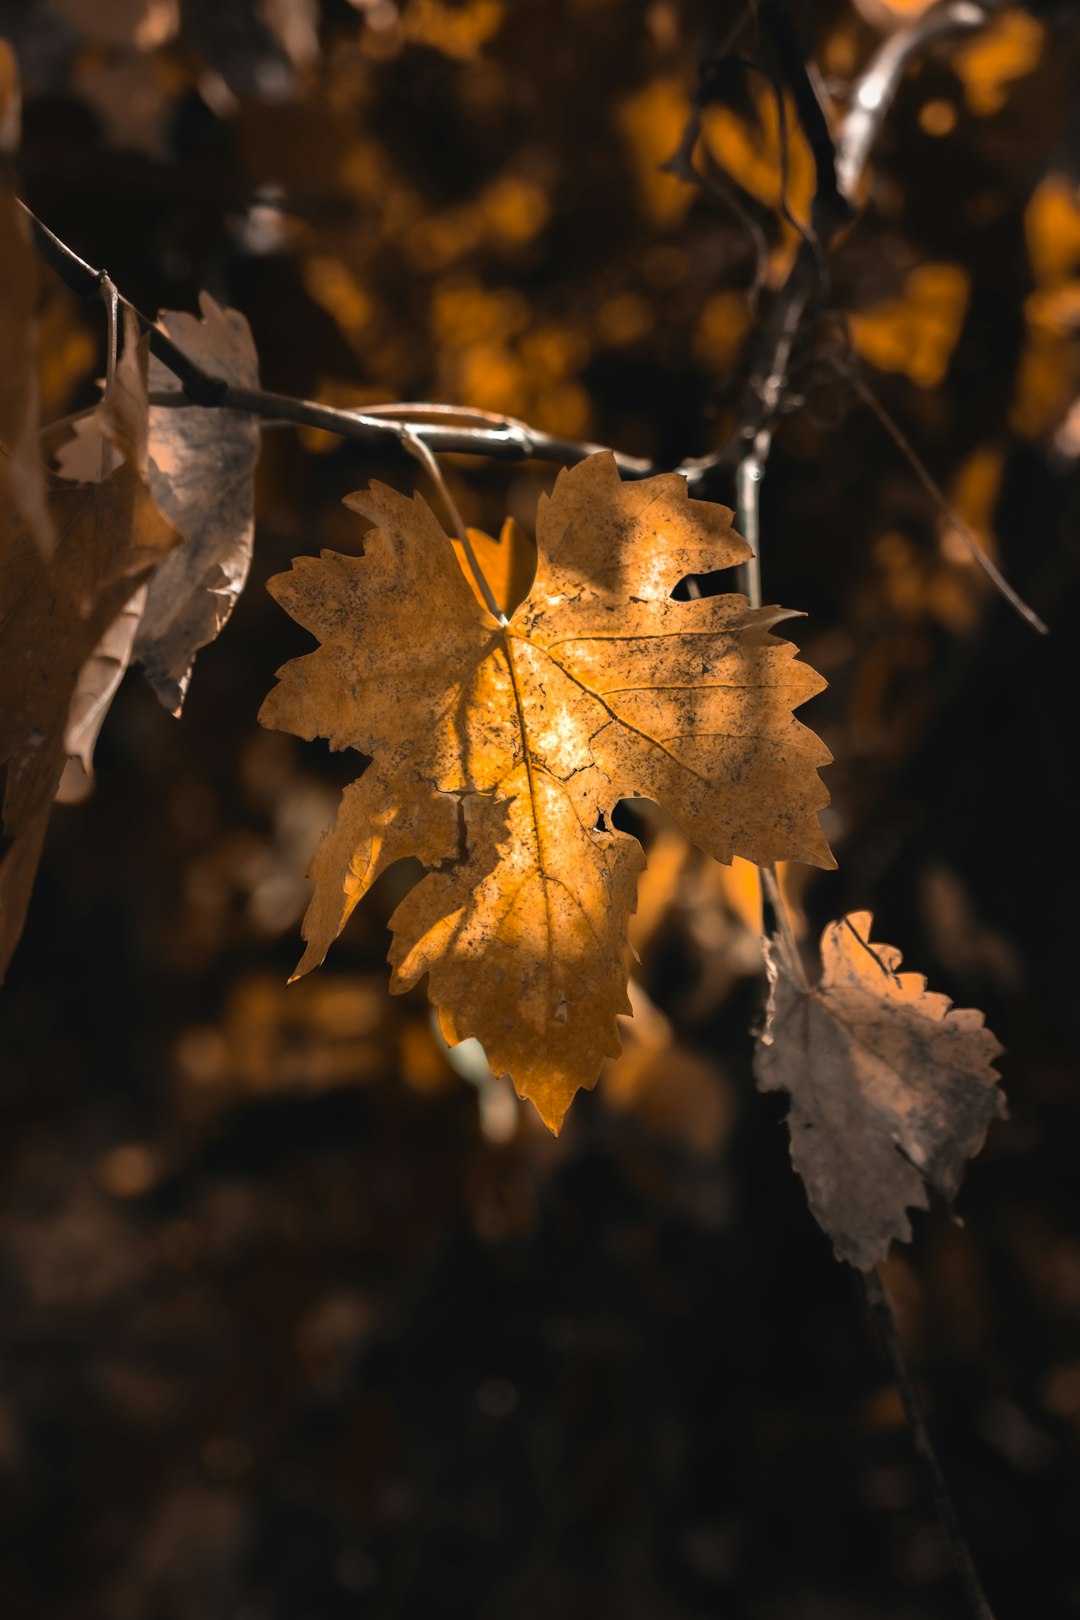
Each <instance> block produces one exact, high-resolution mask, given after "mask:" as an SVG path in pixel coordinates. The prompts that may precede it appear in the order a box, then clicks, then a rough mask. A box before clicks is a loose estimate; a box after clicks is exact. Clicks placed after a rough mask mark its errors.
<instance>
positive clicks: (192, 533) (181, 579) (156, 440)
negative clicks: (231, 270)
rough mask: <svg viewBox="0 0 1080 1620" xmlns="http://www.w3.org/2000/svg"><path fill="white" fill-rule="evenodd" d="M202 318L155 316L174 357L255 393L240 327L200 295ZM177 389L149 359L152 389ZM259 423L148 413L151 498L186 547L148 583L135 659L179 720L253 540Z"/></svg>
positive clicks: (239, 586) (250, 349) (236, 414)
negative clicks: (197, 661)
mask: <svg viewBox="0 0 1080 1620" xmlns="http://www.w3.org/2000/svg"><path fill="white" fill-rule="evenodd" d="M199 308H200V310H201V311H202V319H201V320H198V319H196V317H195V316H194V315H186V314H183V313H176V312H174V311H168V310H166V311H163V312H162V314H161V315H160V316H159V318H158V319H159V324H160V325H162V326H163V327H164V328H165V330H166V331H167V333H168V334H169V336H170V337H171V338H172V340H173V342H174V343H175V344H176V345H177V347H178V348H180V349H182V350H183V352H184V353H185V354H186V355H187V356H188V358H189V359H191V360H194V361H195V362H196V363H197V364H198V365H200V366H202V367H203V368H204V369H205V370H206V371H209V372H211V373H212V374H213V375H214V376H215V377H221V378H223V379H224V381H225V382H228V383H232V384H233V385H234V386H236V387H239V388H257V387H258V386H259V362H258V356H257V355H256V353H255V345H254V343H253V342H252V340H251V330H250V328H249V326H248V323H247V321H246V320H245V319H244V317H243V316H242V315H241V314H240V313H239V311H238V310H235V309H221V308H219V306H218V305H217V304H215V302H214V300H213V299H212V298H211V297H210V296H209V294H208V293H200V295H199ZM170 386H172V387H175V379H174V378H173V376H172V373H171V372H170V371H168V370H167V369H166V367H165V366H163V365H162V364H161V362H160V361H159V360H157V359H155V358H154V357H153V356H151V359H150V387H151V389H152V390H157V389H165V388H168V387H170ZM259 438H260V434H259V424H258V421H257V420H256V418H255V417H254V416H250V415H248V414H247V413H246V412H243V411H222V410H204V409H203V408H202V407H201V406H196V405H192V406H184V408H183V409H177V410H174V409H172V408H171V407H168V406H159V405H155V406H152V407H151V410H150V489H151V491H152V492H153V496H154V499H155V501H156V502H157V504H158V506H159V507H160V508H161V510H162V511H163V512H164V513H165V516H166V517H167V518H168V519H169V521H170V522H171V523H173V524H174V525H175V526H176V528H178V529H179V530H180V533H181V534H183V535H184V536H186V538H187V545H186V546H183V547H181V548H179V549H178V550H176V551H174V552H173V554H172V556H170V557H168V558H166V560H165V561H164V562H163V563H162V565H161V567H160V568H159V570H158V571H157V573H156V574H155V576H154V578H153V579H152V580H151V582H150V587H149V590H148V592H147V600H146V609H145V612H144V613H143V618H142V623H141V625H140V626H139V632H138V635H137V636H136V638H135V657H136V658H137V659H138V660H139V662H140V663H141V664H142V665H143V666H144V668H145V669H146V676H147V679H148V680H149V682H150V684H151V686H152V687H153V688H154V691H155V692H156V693H157V695H158V697H159V698H160V699H161V701H162V703H164V705H165V707H166V708H167V709H168V710H170V712H171V713H173V714H178V713H179V712H180V708H181V705H182V704H183V701H184V697H185V695H186V693H187V689H188V683H189V681H190V680H191V665H192V662H193V660H194V658H195V654H196V653H197V652H198V650H199V648H200V647H205V646H207V645H208V644H209V643H210V642H211V641H213V640H214V639H215V637H216V636H218V635H219V634H220V632H221V630H222V629H223V628H224V625H225V623H226V621H227V620H228V618H229V615H230V614H231V613H232V610H233V608H234V607H235V605H236V599H237V597H238V596H239V595H240V592H241V591H242V590H243V588H244V585H245V583H246V581H247V576H248V569H249V568H250V567H251V544H252V540H253V538H254V534H255V516H254V498H255V489H254V485H255V463H256V461H257V460H258V455H259Z"/></svg>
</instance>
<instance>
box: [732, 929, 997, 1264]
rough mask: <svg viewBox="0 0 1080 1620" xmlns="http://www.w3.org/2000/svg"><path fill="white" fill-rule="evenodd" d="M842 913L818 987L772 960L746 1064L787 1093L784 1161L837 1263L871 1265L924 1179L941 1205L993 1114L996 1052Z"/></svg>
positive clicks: (922, 1197) (902, 1228) (972, 1014)
mask: <svg viewBox="0 0 1080 1620" xmlns="http://www.w3.org/2000/svg"><path fill="white" fill-rule="evenodd" d="M872 921H873V919H872V918H871V915H870V913H869V912H868V911H858V912H853V913H852V914H851V915H850V916H848V917H845V918H843V919H842V920H841V921H840V922H834V923H830V924H829V926H828V927H827V928H826V930H825V932H824V933H823V934H822V936H821V962H822V975H821V982H820V983H819V984H818V985H817V986H816V987H815V988H813V989H807V988H805V987H804V986H803V985H801V984H799V983H798V982H797V981H796V979H795V977H794V975H793V973H792V972H791V971H790V970H789V969H788V968H787V967H785V966H784V964H783V960H782V958H781V957H780V956H779V954H776V955H774V957H773V960H772V963H771V966H770V978H771V980H772V996H771V1001H770V1007H769V1015H768V1022H767V1024H766V1028H765V1032H764V1034H763V1035H762V1037H761V1039H760V1041H759V1044H758V1049H757V1055H756V1057H755V1060H754V1069H755V1073H756V1075H757V1082H758V1085H759V1087H760V1089H761V1090H762V1091H780V1090H783V1091H787V1092H790V1094H791V1111H790V1113H789V1114H788V1125H789V1128H790V1131H791V1159H792V1163H793V1164H794V1166H795V1169H796V1170H797V1171H798V1173H799V1175H800V1176H801V1177H802V1179H803V1182H804V1184H805V1186H806V1194H807V1198H808V1200H809V1203H810V1208H811V1210H812V1211H813V1213H814V1215H815V1217H816V1218H817V1221H818V1223H819V1225H820V1226H822V1227H823V1228H824V1230H825V1231H826V1232H827V1233H828V1234H829V1236H830V1237H831V1238H832V1242H833V1248H834V1249H835V1251H836V1256H837V1258H838V1259H840V1260H849V1261H850V1262H851V1264H852V1265H854V1266H859V1267H861V1268H862V1269H863V1270H864V1271H868V1270H870V1268H871V1267H873V1266H875V1265H877V1263H878V1262H879V1261H880V1260H884V1258H885V1256H886V1255H887V1254H888V1251H889V1245H890V1243H891V1242H892V1240H893V1238H899V1239H900V1240H901V1241H902V1242H903V1241H906V1240H907V1239H908V1238H910V1236H911V1224H910V1222H909V1220H908V1216H907V1211H908V1209H909V1207H912V1206H914V1207H915V1208H918V1209H925V1208H926V1207H927V1203H928V1199H927V1192H926V1183H929V1184H930V1185H931V1186H933V1187H936V1188H937V1189H938V1191H939V1192H941V1193H942V1194H943V1195H944V1197H945V1198H946V1199H948V1200H949V1201H950V1202H951V1200H952V1199H953V1198H954V1197H955V1196H956V1193H957V1192H958V1190H959V1187H960V1180H961V1177H962V1175H963V1172H964V1165H965V1163H966V1161H967V1160H968V1159H969V1158H971V1157H972V1156H973V1155H974V1154H976V1153H978V1151H979V1149H980V1148H981V1147H982V1144H983V1141H984V1140H985V1137H986V1129H987V1126H988V1124H989V1122H990V1120H991V1119H993V1118H994V1117H995V1116H996V1115H1000V1114H1004V1112H1005V1103H1004V1099H1003V1097H1002V1094H1001V1091H1000V1089H999V1086H998V1080H999V1078H1000V1076H999V1075H998V1074H997V1072H996V1071H995V1070H994V1069H993V1068H991V1063H992V1062H993V1060H994V1058H996V1057H997V1056H998V1055H999V1054H1000V1052H1001V1050H1002V1048H1001V1046H1000V1045H999V1043H998V1041H997V1040H996V1039H995V1038H994V1036H993V1035H992V1034H991V1033H990V1031H989V1030H988V1029H987V1028H986V1027H985V1024H984V1022H983V1015H982V1013H981V1012H978V1011H976V1010H975V1009H974V1008H970V1007H963V1008H961V1007H953V1005H952V1003H951V1002H950V1001H949V999H948V998H947V997H946V996H942V995H937V994H935V993H934V992H933V991H930V990H927V988H926V980H925V979H924V978H923V977H922V975H921V974H919V973H900V972H899V971H898V969H899V967H900V962H901V956H900V952H899V951H898V950H896V949H895V948H894V947H893V946H892V945H879V944H871V942H870V929H871V925H872Z"/></svg>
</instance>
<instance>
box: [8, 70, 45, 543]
mask: <svg viewBox="0 0 1080 1620" xmlns="http://www.w3.org/2000/svg"><path fill="white" fill-rule="evenodd" d="M2 44H3V42H2V41H0V45H2ZM9 55H10V53H9ZM10 61H11V66H12V69H13V66H14V58H13V57H11V58H10ZM4 65H5V61H4V58H0V76H2V70H3V68H4ZM37 299H38V266H37V257H36V255H35V253H34V250H33V247H32V245H31V242H30V233H29V230H28V229H27V225H26V216H25V215H24V214H23V212H22V209H21V208H20V207H19V203H18V199H17V198H16V195H15V192H14V189H13V188H12V186H11V184H10V181H9V178H8V175H7V172H6V169H5V167H4V163H3V159H2V158H0V356H2V357H3V364H2V365H0V445H2V446H3V448H4V449H5V450H6V451H7V455H6V456H4V457H2V458H0V522H2V523H3V525H4V528H5V529H6V528H7V525H8V524H9V523H10V522H11V521H12V517H13V515H17V516H18V519H19V521H20V522H21V523H22V525H23V526H24V527H25V529H26V531H27V535H28V538H30V539H31V540H32V541H33V543H34V545H35V546H36V548H37V550H38V551H39V552H41V553H43V554H44V553H47V552H48V551H50V550H51V549H52V545H53V539H54V536H53V531H52V526H51V524H50V522H49V516H48V512H47V510H46V506H45V489H44V482H43V476H42V468H41V458H40V456H39V454H38V443H37V436H38V390H37V322H36V319H35V313H36V307H37Z"/></svg>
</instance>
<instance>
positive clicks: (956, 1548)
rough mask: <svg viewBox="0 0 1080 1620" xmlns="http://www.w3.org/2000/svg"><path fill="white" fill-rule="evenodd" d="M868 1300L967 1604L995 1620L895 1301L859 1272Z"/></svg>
mask: <svg viewBox="0 0 1080 1620" xmlns="http://www.w3.org/2000/svg"><path fill="white" fill-rule="evenodd" d="M856 1274H857V1276H858V1278H859V1280H860V1282H861V1284H862V1290H863V1297H864V1298H865V1300H866V1307H867V1310H868V1311H869V1313H870V1317H871V1319H872V1321H873V1323H874V1326H875V1327H876V1328H877V1330H878V1333H879V1334H880V1336H881V1342H882V1344H883V1345H884V1347H885V1351H886V1353H887V1355H888V1357H889V1361H890V1362H891V1363H892V1370H893V1377H894V1379H895V1381H896V1387H897V1389H898V1390H899V1391H900V1399H901V1401H902V1402H903V1405H904V1415H905V1416H906V1418H907V1422H908V1428H909V1429H910V1431H911V1438H912V1440H913V1442H914V1445H915V1450H916V1453H917V1454H918V1457H919V1461H920V1462H921V1463H922V1465H923V1471H924V1473H925V1476H926V1482H927V1486H928V1488H929V1491H930V1495H931V1497H932V1499H933V1503H934V1511H935V1512H936V1514H937V1519H938V1523H939V1524H940V1526H941V1529H942V1532H943V1534H944V1536H945V1539H946V1541H947V1542H948V1544H949V1551H950V1552H951V1554H952V1560H953V1563H954V1565H955V1566H956V1572H957V1574H958V1575H959V1577H960V1581H961V1584H962V1585H963V1588H964V1594H965V1596H966V1597H967V1600H968V1604H969V1605H970V1608H971V1613H972V1615H973V1616H974V1620H994V1615H993V1611H992V1610H991V1608H990V1605H989V1603H988V1602H987V1600H986V1594H985V1593H984V1592H983V1589H982V1584H981V1582H980V1580H979V1576H978V1571H977V1570H976V1568H975V1560H974V1558H973V1557H972V1555H971V1548H970V1547H969V1546H968V1543H967V1538H966V1537H965V1535H964V1532H963V1530H962V1529H961V1528H960V1520H959V1518H958V1517H957V1512H956V1506H955V1504H954V1502H953V1499H952V1496H951V1495H950V1493H949V1487H948V1485H947V1484H946V1482H945V1475H944V1473H943V1472H942V1468H941V1463H940V1462H939V1460H938V1454H937V1452H936V1451H935V1450H934V1442H933V1441H932V1440H931V1438H930V1431H929V1429H928V1428H927V1425H926V1416H925V1414H924V1412H923V1409H922V1403H921V1401H920V1400H919V1392H918V1390H917V1389H916V1387H915V1380H914V1378H913V1377H912V1375H911V1368H910V1367H909V1366H908V1364H907V1357H906V1356H905V1355H904V1347H903V1345H902V1344H901V1342H900V1334H899V1333H898V1331H897V1327H896V1317H895V1316H894V1314H893V1308H892V1301H891V1299H890V1298H889V1294H888V1290H887V1289H886V1287H885V1284H884V1281H883V1280H882V1278H881V1275H880V1273H879V1272H877V1271H859V1272H857V1273H856Z"/></svg>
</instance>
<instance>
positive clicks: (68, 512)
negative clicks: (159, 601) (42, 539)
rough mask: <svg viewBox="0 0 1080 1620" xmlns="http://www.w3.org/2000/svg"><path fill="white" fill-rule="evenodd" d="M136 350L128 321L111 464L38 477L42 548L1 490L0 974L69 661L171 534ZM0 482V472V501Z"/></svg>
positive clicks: (143, 352)
mask: <svg viewBox="0 0 1080 1620" xmlns="http://www.w3.org/2000/svg"><path fill="white" fill-rule="evenodd" d="M146 359H147V345H146V340H145V339H143V340H142V341H141V342H139V343H136V342H135V339H134V332H133V331H132V332H131V333H129V338H128V342H127V343H126V344H125V348H124V353H123V355H122V357H121V360H120V364H119V366H118V368H117V374H116V380H115V385H114V387H113V389H112V390H111V391H110V395H109V399H108V402H107V407H106V409H105V413H104V421H105V425H106V429H107V431H108V433H109V435H110V439H111V441H112V443H113V444H114V445H115V447H116V448H117V449H118V450H119V452H120V454H121V457H122V461H121V465H120V466H119V467H117V468H116V469H115V470H114V471H113V472H112V473H111V474H110V475H109V476H108V478H106V479H105V480H104V482H101V483H96V484H70V483H64V482H62V481H61V480H59V479H52V480H50V481H49V483H48V485H47V488H46V499H47V502H48V511H49V517H50V519H51V523H52V526H53V528H54V530H55V533H56V546H55V550H54V551H53V552H52V554H51V555H50V556H48V557H45V556H43V555H42V552H41V550H40V547H39V545H38V543H37V542H36V539H35V537H34V536H33V535H32V534H31V533H30V531H29V529H28V527H27V524H26V522H25V519H23V518H21V517H20V516H19V515H18V513H17V512H16V511H15V510H14V501H13V499H11V498H10V495H8V496H7V506H8V510H7V511H6V512H0V519H2V521H0V585H2V594H0V600H2V602H3V610H2V616H0V805H2V825H0V975H2V974H3V973H4V972H5V971H6V968H7V964H8V962H9V961H10V959H11V954H12V951H13V950H14V948H15V945H16V944H17V942H18V938H19V935H20V933H21V932H22V926H23V921H24V919H25V916H26V907H27V904H28V902H29V899H30V891H31V888H32V886H33V881H34V875H35V873H36V871H37V864H38V859H39V857H40V854H41V846H42V842H43V840H44V837H45V828H46V825H47V823H48V819H49V810H50V808H51V805H52V801H53V797H54V795H55V793H56V789H57V785H58V783H59V781H60V778H61V775H62V774H63V770H64V763H65V760H66V757H67V750H66V746H65V734H66V728H67V723H68V717H69V714H70V710H71V703H72V698H73V696H74V694H75V690H76V685H77V682H78V677H79V672H80V670H81V669H82V668H83V666H84V664H85V662H86V660H87V658H88V657H89V656H90V654H91V653H92V652H93V650H94V648H95V646H97V644H98V643H99V642H100V640H101V637H102V635H103V634H104V632H105V630H106V629H107V627H108V626H109V625H110V624H111V623H112V622H113V620H114V619H115V618H116V617H117V615H118V613H119V612H120V610H121V608H122V607H123V605H124V603H125V602H127V601H128V600H129V599H130V597H131V596H132V594H133V592H134V591H135V590H136V589H137V588H138V586H139V584H140V583H141V582H142V581H143V580H145V579H146V578H148V576H149V575H150V574H151V573H152V572H153V570H154V569H155V568H156V567H157V565H158V563H159V562H160V561H161V559H162V557H163V556H164V555H165V554H166V552H167V551H168V550H169V549H170V548H171V547H172V546H174V545H175V544H177V542H178V541H179V540H180V536H179V534H178V533H177V531H176V530H175V529H174V528H173V527H172V525H171V524H170V523H169V522H168V521H167V520H166V519H165V518H164V517H163V516H162V515H161V513H160V512H159V511H158V509H157V507H156V506H155V504H154V502H153V499H152V498H151V495H150V490H149V487H148V485H147V481H146V467H147V449H146V446H147V432H148V428H147V412H148V407H147V397H146ZM5 490H10V484H9V483H6V482H5V479H4V478H2V477H0V501H3V500H4V499H5Z"/></svg>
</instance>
